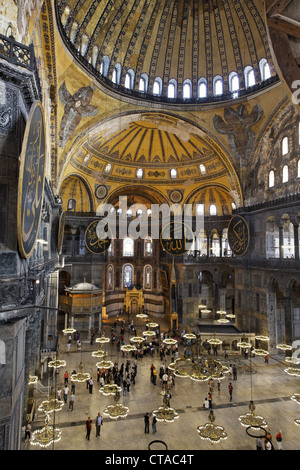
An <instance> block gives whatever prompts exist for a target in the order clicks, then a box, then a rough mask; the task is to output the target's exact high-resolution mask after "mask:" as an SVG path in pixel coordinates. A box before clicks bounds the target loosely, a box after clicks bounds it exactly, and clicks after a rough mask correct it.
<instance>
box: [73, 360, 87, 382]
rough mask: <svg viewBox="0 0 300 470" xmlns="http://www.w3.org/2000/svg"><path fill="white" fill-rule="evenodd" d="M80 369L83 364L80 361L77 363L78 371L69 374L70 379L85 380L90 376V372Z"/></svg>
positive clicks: (74, 380) (75, 380)
mask: <svg viewBox="0 0 300 470" xmlns="http://www.w3.org/2000/svg"><path fill="white" fill-rule="evenodd" d="M82 369H83V365H82V362H81V363H80V364H79V372H77V373H76V374H71V380H72V381H73V382H86V381H87V380H89V379H90V378H91V374H89V373H88V372H83V371H82Z"/></svg>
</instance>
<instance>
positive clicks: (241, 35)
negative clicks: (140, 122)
mask: <svg viewBox="0 0 300 470" xmlns="http://www.w3.org/2000/svg"><path fill="white" fill-rule="evenodd" d="M56 7H57V11H58V15H57V16H58V20H59V23H60V26H61V31H62V35H63V37H64V39H65V41H66V43H67V45H68V47H69V48H70V50H71V52H73V54H75V56H76V57H77V59H79V58H83V59H84V61H85V62H86V64H88V65H89V67H90V70H92V69H94V71H95V72H97V73H96V74H95V75H96V77H97V78H98V79H99V78H100V81H101V79H102V80H103V82H105V83H106V84H108V82H109V81H110V82H111V81H112V77H113V73H114V69H115V67H116V66H119V67H120V69H119V74H120V79H119V83H120V85H123V86H124V83H125V77H126V73H127V72H128V71H130V70H131V71H132V72H133V74H134V84H133V85H132V90H133V91H134V92H139V83H140V78H141V77H142V76H143V75H145V76H146V77H147V90H148V93H150V94H152V93H153V84H154V81H155V79H156V78H157V77H159V78H160V80H161V87H162V96H166V93H167V88H168V84H169V82H170V80H175V81H176V85H177V88H178V90H177V97H178V99H181V98H182V97H183V83H184V82H185V80H188V81H189V83H190V84H191V86H192V91H193V97H196V96H197V89H198V84H199V80H200V79H202V78H204V79H205V80H206V83H207V89H208V95H209V96H212V94H213V87H214V78H215V77H216V76H221V77H222V80H223V87H224V88H223V93H224V94H226V93H228V92H229V89H230V84H229V79H230V74H231V72H233V71H235V72H236V73H237V74H238V77H239V80H240V87H241V89H244V88H245V82H244V70H245V67H247V66H249V67H252V68H253V70H254V73H255V76H256V83H259V82H261V76H260V70H259V63H260V60H261V59H263V58H264V59H266V60H267V62H268V63H269V66H270V69H271V75H275V74H276V72H275V69H274V65H273V59H272V55H271V51H270V48H269V43H268V36H267V32H266V28H265V23H264V6H263V4H262V2H261V1H260V0H248V1H247V2H245V1H242V0H230V1H229V0H222V1H221V0H210V1H207V0H201V1H199V0H175V1H173V0H156V1H154V0H145V1H138V0H127V1H122V2H120V1H116V0H115V1H113V0H111V1H99V0H97V1H96V0H94V1H92V0H85V1H78V0H61V1H56ZM103 61H104V65H105V67H104V68H105V70H101V63H102V62H103ZM102 65H103V64H102ZM100 70H101V73H99V71H100ZM147 99H148V96H147Z"/></svg>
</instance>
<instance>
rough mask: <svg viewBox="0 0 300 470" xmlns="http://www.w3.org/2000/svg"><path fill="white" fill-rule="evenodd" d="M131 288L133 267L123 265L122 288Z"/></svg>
mask: <svg viewBox="0 0 300 470" xmlns="http://www.w3.org/2000/svg"><path fill="white" fill-rule="evenodd" d="M130 287H133V266H132V265H131V264H125V265H124V266H123V288H124V289H126V288H130Z"/></svg>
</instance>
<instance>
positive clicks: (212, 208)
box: [209, 204, 217, 215]
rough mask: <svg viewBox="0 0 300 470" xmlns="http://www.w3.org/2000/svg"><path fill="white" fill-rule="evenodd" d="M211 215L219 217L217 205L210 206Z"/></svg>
mask: <svg viewBox="0 0 300 470" xmlns="http://www.w3.org/2000/svg"><path fill="white" fill-rule="evenodd" d="M209 215H217V206H216V205H215V204H211V205H210V206H209Z"/></svg>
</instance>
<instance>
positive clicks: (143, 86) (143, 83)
mask: <svg viewBox="0 0 300 470" xmlns="http://www.w3.org/2000/svg"><path fill="white" fill-rule="evenodd" d="M147 90H148V75H147V74H146V73H142V75H141V78H140V81H139V91H140V92H141V93H147Z"/></svg>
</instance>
